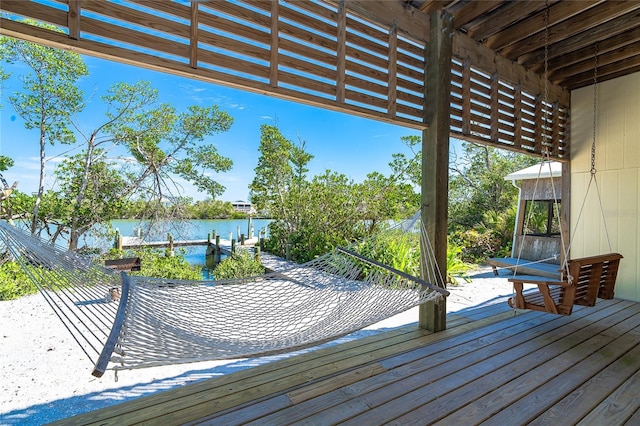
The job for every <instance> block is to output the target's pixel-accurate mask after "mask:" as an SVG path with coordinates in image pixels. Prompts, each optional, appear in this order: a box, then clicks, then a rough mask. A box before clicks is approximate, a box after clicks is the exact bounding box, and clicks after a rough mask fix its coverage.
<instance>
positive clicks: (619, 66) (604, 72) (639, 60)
mask: <svg viewBox="0 0 640 426" xmlns="http://www.w3.org/2000/svg"><path fill="white" fill-rule="evenodd" d="M639 70H640V56H634V57H632V58H628V59H624V60H622V61H618V62H615V63H611V64H608V65H605V66H603V67H600V66H599V67H598V75H597V76H598V83H602V82H603V81H608V80H612V79H614V78H617V77H621V76H623V75H627V74H630V73H632V72H637V71H639ZM561 83H562V84H564V85H567V86H569V87H570V89H571V90H572V89H574V88H577V87H584V86H588V85H591V84H593V70H590V71H587V72H584V73H582V74H576V75H572V76H571V77H570V78H568V79H567V80H565V81H561Z"/></svg>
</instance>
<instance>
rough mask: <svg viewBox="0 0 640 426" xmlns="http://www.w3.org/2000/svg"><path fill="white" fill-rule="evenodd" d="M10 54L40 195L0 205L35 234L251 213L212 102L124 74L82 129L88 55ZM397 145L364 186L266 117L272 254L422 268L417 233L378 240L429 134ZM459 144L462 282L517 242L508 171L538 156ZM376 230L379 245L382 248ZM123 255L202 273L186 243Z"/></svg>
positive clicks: (259, 186)
mask: <svg viewBox="0 0 640 426" xmlns="http://www.w3.org/2000/svg"><path fill="white" fill-rule="evenodd" d="M54 30H55V29H54ZM0 58H2V60H3V61H7V62H23V65H24V67H23V70H24V72H25V74H24V75H20V76H10V75H9V74H8V73H5V72H3V70H2V68H0V79H2V80H8V81H17V82H21V84H22V89H21V90H20V91H17V92H14V93H13V94H10V95H9V98H8V99H9V101H10V103H11V105H12V106H13V108H14V109H15V112H16V114H17V115H18V116H19V117H20V118H21V119H22V120H23V121H24V124H25V127H26V128H27V129H33V130H34V133H35V135H34V136H35V138H37V139H38V141H39V155H40V164H41V170H40V183H39V187H38V191H37V192H36V193H34V194H32V195H29V194H25V193H21V192H20V191H15V192H14V193H13V194H12V195H11V197H9V198H8V199H5V200H2V201H0V215H1V216H3V217H5V218H9V219H21V220H22V221H23V222H24V223H26V224H28V228H29V229H30V231H31V233H32V234H34V235H38V236H40V237H42V238H44V239H48V240H50V241H51V242H56V241H60V240H64V241H66V242H67V243H68V248H69V249H70V250H77V249H78V248H79V242H80V241H81V237H82V236H83V235H85V234H86V233H89V232H93V231H94V230H95V229H96V228H97V227H101V226H102V227H104V229H106V232H108V231H109V224H110V223H111V221H113V220H115V219H122V218H132V219H138V220H143V221H146V222H157V221H164V222H180V221H185V220H189V219H212V218H223V219H232V218H238V217H243V216H244V215H243V214H242V213H237V212H235V211H234V210H233V208H232V206H231V203H228V202H222V201H220V200H218V199H217V198H218V197H219V196H220V195H221V194H222V193H223V191H224V187H223V186H222V185H221V184H220V183H219V182H217V181H216V180H214V178H213V176H216V175H218V174H220V173H224V172H227V171H229V170H231V169H232V167H233V163H232V161H231V160H230V159H229V158H226V157H224V156H222V155H220V153H219V152H218V150H217V149H216V147H215V144H213V143H205V140H209V139H211V138H213V137H214V136H215V135H216V134H218V133H221V132H225V131H227V130H228V129H229V128H230V126H231V125H232V123H233V118H232V117H231V116H230V115H229V114H228V113H226V112H224V111H221V110H220V109H219V108H218V107H217V106H216V105H207V106H201V105H192V106H190V107H187V108H186V109H185V110H184V111H178V110H176V108H175V107H173V106H172V105H167V104H164V103H161V102H159V96H158V91H157V90H156V89H154V88H153V87H152V86H151V84H150V83H149V82H144V81H140V82H136V83H119V84H115V85H113V86H111V87H109V88H108V89H106V90H105V91H104V93H102V96H101V98H100V99H101V100H102V102H103V104H104V116H103V117H102V118H99V117H93V119H92V120H89V121H90V122H91V123H94V125H95V127H94V129H93V130H91V131H84V132H80V131H75V129H81V128H83V127H82V126H81V125H80V121H79V120H81V118H82V112H83V108H84V107H85V105H86V102H87V97H86V96H85V94H84V93H83V92H82V91H81V90H80V88H79V84H78V80H79V79H80V78H81V77H82V76H84V75H86V74H87V73H88V70H87V68H86V66H85V65H84V63H83V62H82V58H81V56H80V55H78V54H76V53H73V52H70V51H62V50H58V49H53V48H50V47H44V46H40V45H36V44H33V43H29V42H25V41H21V40H16V39H11V38H8V37H0ZM12 79H13V80H12ZM91 96H94V95H93V94H92V95H91ZM94 98H95V99H97V98H98V97H97V96H94ZM100 120H102V122H101V123H100ZM319 125H321V124H320V123H319ZM401 142H402V143H403V144H404V146H405V149H404V150H403V151H404V152H405V153H406V152H408V153H409V154H405V153H397V154H394V155H393V156H392V158H390V159H389V163H388V164H389V169H388V170H375V171H372V172H371V173H370V174H369V175H367V177H366V179H364V180H363V181H362V182H355V181H353V180H352V179H350V178H348V176H347V175H345V174H343V173H339V172H336V171H332V170H326V171H325V172H323V173H320V174H318V175H316V176H310V175H309V162H310V161H311V160H312V159H313V154H312V153H310V152H308V151H307V149H306V143H305V141H304V140H303V139H301V138H300V139H299V141H298V142H297V143H295V142H293V141H291V140H289V139H287V138H286V137H285V136H284V135H282V134H281V133H280V129H279V128H278V127H277V125H263V126H261V128H260V146H259V152H258V153H257V155H258V165H257V167H256V168H255V177H254V179H253V181H252V183H251V185H250V187H249V190H250V199H251V202H252V203H253V205H254V207H255V208H256V209H257V211H258V212H259V214H260V215H262V217H269V218H271V219H272V222H271V223H270V226H269V228H270V229H269V238H268V239H267V240H266V241H265V242H264V244H265V249H266V251H269V252H271V253H273V254H275V255H279V256H282V257H285V256H286V257H289V258H291V259H292V260H294V261H296V262H306V261H308V260H311V259H314V258H316V257H318V256H320V255H322V254H324V253H327V252H328V251H330V250H332V249H333V248H334V247H336V246H352V245H354V244H357V243H358V242H363V241H364V242H365V243H363V245H362V246H361V249H362V250H363V252H364V253H365V254H367V255H369V256H371V257H373V258H375V259H377V260H378V261H381V262H383V263H386V264H389V265H390V266H392V267H394V268H397V269H400V270H404V271H406V272H408V273H410V274H413V275H419V246H418V244H417V242H416V241H413V240H411V239H410V238H409V239H407V238H408V237H406V236H404V235H403V236H401V235H399V234H397V233H393V232H392V233H387V234H384V235H383V236H382V237H379V235H380V234H381V233H382V232H386V231H388V224H389V223H392V222H397V221H400V220H403V219H406V218H407V217H411V216H413V214H414V213H415V212H416V211H418V210H419V209H420V192H419V190H420V187H421V184H422V177H421V175H422V169H421V164H422V158H421V155H422V154H421V148H422V141H421V138H420V137H418V136H407V137H404V138H402V140H401ZM54 144H64V145H68V152H75V154H73V155H69V156H67V157H64V158H62V161H61V162H59V163H58V164H57V166H56V167H55V170H54V174H55V178H56V185H55V187H54V188H52V189H47V188H46V186H45V168H46V167H45V166H46V159H47V153H46V148H47V147H48V146H49V145H54ZM460 146H461V151H460V152H456V151H455V150H453V152H452V157H451V161H450V180H449V228H448V235H449V244H450V246H449V250H448V256H447V267H448V274H449V276H448V278H447V279H448V281H449V282H450V283H454V282H456V277H458V278H460V277H461V278H465V274H466V271H467V270H468V268H469V264H470V263H476V262H481V261H483V260H484V259H485V258H486V257H487V256H491V255H501V254H504V253H507V252H508V251H509V250H510V248H511V247H510V245H511V241H512V236H513V226H514V217H515V204H516V200H517V190H516V188H514V187H512V186H511V185H510V184H509V183H507V182H505V181H504V176H505V175H506V174H508V173H510V172H512V171H515V170H518V169H520V168H522V167H525V166H528V165H531V164H533V163H534V162H535V161H536V160H534V159H531V158H528V157H526V156H523V155H519V154H514V153H504V152H501V151H498V150H496V149H494V148H491V147H486V146H480V145H475V144H470V143H467V144H462V145H460ZM34 155H35V154H34ZM13 164H14V161H13V159H11V158H7V157H2V156H0V172H4V171H7V170H10V169H11V167H13ZM176 178H180V179H182V180H184V181H187V182H189V183H191V184H193V185H195V187H196V188H198V189H199V190H200V191H202V192H203V193H204V194H206V196H207V199H206V200H203V201H195V200H193V199H191V198H188V197H184V196H182V194H181V191H180V188H181V187H180V185H179V184H177V179H176ZM377 238H379V240H380V241H382V242H381V243H376V244H375V245H372V243H371V241H374V240H376V239H377ZM125 255H126V256H131V255H134V256H139V257H141V258H142V259H143V263H142V264H143V270H142V271H141V272H140V273H141V274H144V275H150V276H157V277H165V278H174V279H177V278H181V279H199V278H200V276H201V274H200V271H199V270H198V268H194V267H192V266H190V265H189V264H188V262H186V260H185V259H184V256H183V255H182V254H180V253H178V254H177V255H176V256H174V257H166V256H165V255H164V253H162V251H160V252H157V251H141V252H137V253H113V252H112V253H110V256H111V257H112V258H113V257H122V256H125ZM101 260H104V257H103V258H101ZM253 263H254V261H253V260H252V259H250V258H248V257H247V256H246V255H245V254H243V253H240V252H239V253H236V254H234V255H233V256H230V257H229V258H228V259H227V260H226V261H224V262H221V263H220V264H219V266H218V269H217V270H216V271H214V275H215V276H216V277H218V278H220V277H222V276H224V277H225V278H227V277H238V276H240V275H246V274H249V275H250V274H255V273H259V270H258V269H255V268H254V267H255V265H254V264H253ZM21 274H22V272H20V270H19V269H17V268H16V267H15V265H13V263H12V262H11V261H10V260H7V259H5V261H4V263H3V265H2V268H1V269H0V298H3V299H4V298H13V297H18V296H20V295H22V294H28V293H30V292H32V291H33V288H31V287H29V286H28V285H27V284H26V283H27V282H28V280H26V279H25V277H24V276H23V275H21Z"/></svg>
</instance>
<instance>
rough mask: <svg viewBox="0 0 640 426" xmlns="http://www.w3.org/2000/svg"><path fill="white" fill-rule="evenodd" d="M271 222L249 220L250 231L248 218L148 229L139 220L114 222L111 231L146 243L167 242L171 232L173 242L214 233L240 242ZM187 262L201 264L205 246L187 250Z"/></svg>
mask: <svg viewBox="0 0 640 426" xmlns="http://www.w3.org/2000/svg"><path fill="white" fill-rule="evenodd" d="M269 222H271V220H270V219H252V220H251V225H252V228H251V230H252V231H253V232H252V233H251V230H250V229H249V220H248V219H233V220H223V219H215V220H189V221H182V222H163V223H160V224H156V225H155V226H154V228H153V229H149V224H148V223H145V222H140V221H138V220H114V221H112V222H111V224H112V225H113V227H114V229H118V230H119V231H120V234H121V235H123V236H142V237H143V238H144V239H145V240H146V241H166V240H167V234H168V233H171V235H172V236H173V239H174V240H206V239H207V236H208V235H213V232H214V231H215V232H216V234H217V235H220V238H222V239H225V240H226V239H229V236H231V238H234V239H235V240H236V241H239V239H240V238H239V235H240V234H244V235H245V238H250V237H251V236H254V237H257V236H258V233H259V232H260V231H261V230H263V229H264V230H265V231H266V228H267V225H268V224H269ZM99 245H100V247H101V248H105V249H106V248H108V247H110V246H112V245H113V241H101V242H100V244H99ZM185 250H186V251H187V254H186V259H187V261H188V262H189V263H191V264H192V265H204V255H205V251H206V247H205V246H197V247H189V248H186V247H185Z"/></svg>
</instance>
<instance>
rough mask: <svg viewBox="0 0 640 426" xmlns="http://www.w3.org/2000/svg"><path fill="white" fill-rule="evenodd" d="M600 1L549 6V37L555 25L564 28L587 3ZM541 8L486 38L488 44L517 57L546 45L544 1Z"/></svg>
mask: <svg viewBox="0 0 640 426" xmlns="http://www.w3.org/2000/svg"><path fill="white" fill-rule="evenodd" d="M600 2H602V0H599V1H592V0H588V1H585V2H584V3H583V2H576V1H572V2H558V3H555V4H553V5H550V6H549V30H550V31H549V39H550V40H553V39H552V30H553V26H554V25H556V24H560V23H563V24H562V26H558V27H556V29H560V28H564V25H565V23H564V21H566V20H567V19H570V18H572V17H574V16H576V15H579V14H581V12H584V7H585V3H586V4H591V7H593V6H595V5H597V4H598V3H600ZM538 5H539V6H540V9H539V10H538V12H537V13H536V14H535V15H533V16H530V17H528V18H527V19H526V20H522V21H520V22H518V23H517V24H516V25H513V26H511V27H509V28H507V29H506V30H504V31H501V32H499V33H496V34H494V35H492V36H490V37H488V38H487V40H486V43H485V44H486V45H487V46H488V47H490V48H492V49H494V50H498V51H500V52H501V53H502V54H503V55H504V56H507V57H509V58H512V59H513V58H516V57H518V56H519V55H520V54H522V53H523V52H528V51H530V50H531V49H533V48H539V47H541V46H544V38H545V37H544V28H545V19H546V18H545V14H546V12H545V7H544V2H538Z"/></svg>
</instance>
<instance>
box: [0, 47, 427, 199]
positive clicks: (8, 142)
mask: <svg viewBox="0 0 640 426" xmlns="http://www.w3.org/2000/svg"><path fill="white" fill-rule="evenodd" d="M84 60H85V63H86V64H87V66H88V68H89V76H88V77H85V78H83V79H82V81H81V83H80V85H81V88H82V89H83V90H84V92H85V95H86V96H87V97H90V98H91V101H90V102H89V104H88V106H87V108H85V111H84V112H83V113H82V114H81V115H79V121H80V122H81V123H82V126H84V130H85V131H86V132H90V131H91V130H93V129H94V127H95V126H97V125H98V124H101V123H103V121H104V107H103V104H102V102H101V100H100V96H101V95H103V94H104V93H105V92H106V90H107V88H108V87H109V86H110V85H111V84H113V83H116V82H120V81H124V82H130V83H133V82H136V81H139V80H146V81H149V82H151V84H152V86H153V87H155V88H156V89H158V91H159V94H160V100H161V101H162V102H169V103H171V104H173V105H174V106H175V107H176V108H177V109H178V111H184V110H186V108H187V107H188V106H189V105H193V104H197V105H202V106H208V105H212V104H215V105H218V106H219V107H220V109H222V110H223V111H226V112H227V113H229V114H230V115H231V116H232V117H233V118H234V124H233V126H232V128H231V130H230V131H228V132H225V133H221V134H217V135H214V136H212V137H210V138H209V139H207V140H206V141H205V142H206V143H213V144H215V145H216V147H217V149H218V151H219V152H220V153H221V154H222V155H224V156H227V157H229V158H231V159H232V160H233V163H234V165H233V169H232V170H231V171H230V172H226V173H223V174H218V175H217V176H216V178H217V180H218V181H219V182H220V183H221V184H222V185H224V186H225V187H226V191H225V192H224V194H223V195H222V196H221V197H219V198H220V199H222V200H224V201H234V200H247V198H248V195H249V189H248V185H249V183H250V182H251V181H252V179H253V176H254V168H255V167H256V165H257V161H258V156H259V152H258V147H259V141H260V126H261V125H262V124H274V123H276V121H277V125H278V127H279V129H280V131H281V132H282V134H283V135H284V136H285V137H287V138H288V139H290V140H293V141H298V140H299V139H302V140H304V141H306V149H307V151H308V152H310V153H311V154H313V155H314V158H313V160H311V163H310V165H309V166H310V175H316V174H320V173H323V172H324V171H325V170H326V169H330V170H332V171H335V172H339V173H343V174H345V175H346V176H348V177H349V178H351V179H353V180H354V181H357V182H360V181H362V180H363V179H364V178H365V177H366V175H367V173H370V172H372V171H379V172H381V173H384V174H388V172H389V167H388V163H389V162H390V161H391V155H392V154H393V153H396V152H405V153H408V149H407V148H406V147H405V146H404V145H403V144H402V142H401V141H400V138H401V137H402V136H408V135H419V134H420V132H419V131H417V130H414V129H410V128H406V127H401V126H395V125H391V124H387V123H382V122H378V121H374V120H370V119H364V118H359V117H355V116H350V115H347V114H341V113H337V112H332V111H328V110H323V109H320V108H316V107H310V106H306V105H302V104H297V103H293V102H290V101H284V100H279V99H276V98H274V97H270V96H265V95H258V94H253V93H249V92H244V91H240V90H236V89H230V88H226V87H223V86H218V85H214V84H210V83H203V82H200V81H197V80H190V79H186V78H182V77H176V76H173V75H169V74H164V73H158V72H155V71H150V70H146V69H141V68H136V67H132V66H128V65H123V64H118V63H114V62H109V61H105V60H101V59H97V58H92V57H88V56H85V57H84ZM3 66H5V69H6V70H8V71H11V72H13V73H14V75H13V77H12V79H11V80H10V81H9V82H7V83H6V85H5V87H4V91H3V94H2V106H3V107H2V109H1V110H0V114H1V121H0V123H1V127H0V154H2V155H5V156H8V157H11V158H13V159H14V161H15V166H14V167H12V168H11V169H9V170H8V171H6V172H4V176H5V178H6V180H7V181H9V184H11V183H13V182H14V181H19V185H18V189H19V190H21V191H22V192H25V193H31V192H34V191H36V189H37V178H38V170H39V165H38V155H39V154H38V153H39V145H38V132H37V131H35V130H26V129H25V128H24V122H23V121H22V119H21V118H20V117H19V116H17V115H16V113H15V111H14V110H13V107H12V106H11V105H10V104H8V102H7V101H6V97H7V96H8V95H10V94H11V93H13V92H15V91H18V90H21V87H20V82H19V80H18V79H17V78H16V77H17V76H18V74H20V73H21V70H20V69H19V68H16V67H12V66H6V65H3ZM65 150H68V147H64V146H47V157H49V158H50V160H49V162H48V169H47V174H48V176H49V179H48V182H47V184H48V186H49V187H50V186H51V185H53V184H54V182H53V180H52V176H53V173H52V167H53V165H54V164H55V163H56V162H57V161H59V160H60V159H61V158H62V156H63V155H64V152H65ZM183 187H184V192H183V195H186V196H191V197H193V198H194V199H204V198H206V194H203V193H198V192H196V191H195V190H194V189H193V188H192V187H190V186H189V185H184V186H183Z"/></svg>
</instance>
